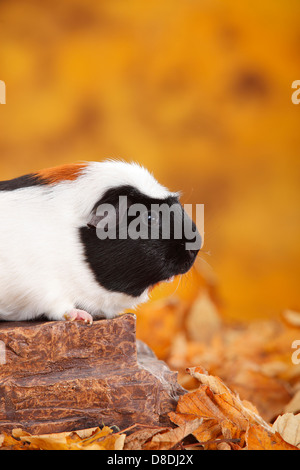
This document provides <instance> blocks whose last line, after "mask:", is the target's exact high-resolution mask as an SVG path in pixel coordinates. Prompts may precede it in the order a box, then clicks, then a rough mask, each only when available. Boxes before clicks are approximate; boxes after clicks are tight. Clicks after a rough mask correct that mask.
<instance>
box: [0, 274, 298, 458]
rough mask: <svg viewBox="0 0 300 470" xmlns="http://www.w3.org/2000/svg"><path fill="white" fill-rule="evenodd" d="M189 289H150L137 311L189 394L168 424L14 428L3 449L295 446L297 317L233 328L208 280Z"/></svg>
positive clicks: (2, 440) (0, 444)
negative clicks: (44, 431) (169, 292)
mask: <svg viewBox="0 0 300 470" xmlns="http://www.w3.org/2000/svg"><path fill="white" fill-rule="evenodd" d="M196 276H197V275H196ZM167 288H168V289H170V286H169V287H167ZM188 292H189V294H188V295H187V291H186V290H185V287H181V288H179V289H177V297H176V296H174V295H173V296H170V297H168V296H166V297H165V298H164V299H159V298H155V295H154V298H153V299H152V300H151V301H150V302H149V303H148V304H145V305H144V306H142V308H141V309H140V310H139V312H138V317H137V337H138V338H139V339H142V340H144V341H145V342H146V343H147V344H148V345H149V346H150V347H151V348H152V349H153V350H154V351H155V352H156V354H157V356H158V357H159V359H163V360H165V361H166V362H167V364H168V366H169V367H170V368H171V369H172V370H177V371H178V382H179V383H180V384H181V385H182V386H183V387H184V388H185V389H186V390H188V392H187V393H185V394H184V395H182V396H180V398H179V400H178V403H177V407H176V410H175V411H173V412H171V413H169V419H170V425H169V426H166V427H161V426H147V425H145V424H139V423H135V424H134V425H133V426H131V427H130V428H127V429H123V430H121V431H119V430H118V431H117V432H116V431H115V430H114V429H112V428H109V427H107V426H104V427H103V428H102V429H101V428H93V429H86V430H77V431H76V430H74V431H73V432H63V433H57V434H48V435H30V434H28V433H27V432H24V431H23V430H21V429H14V430H13V431H12V432H11V434H5V433H3V434H0V448H2V449H15V450H19V449H30V450H37V449H45V450H49V449H64V450H93V449H97V450H104V449H107V450H122V449H123V450H171V449H172V450H174V449H175V450H180V449H194V450H198V449H213V450H240V449H243V450H298V449H299V448H300V360H299V359H300V358H299V357H298V356H300V313H298V312H296V311H291V310H287V311H285V312H283V313H282V315H281V317H280V318H276V319H269V320H264V321H255V322H254V321H253V322H251V323H248V324H245V323H244V324H242V323H241V324H236V323H233V322H229V321H228V320H227V321H225V320H224V319H223V317H222V314H221V313H220V308H219V306H218V301H217V300H216V297H215V295H214V290H213V289H211V288H209V286H208V284H206V285H205V283H202V284H201V283H200V282H199V279H198V278H197V279H196V278H194V279H192V282H191V283H190V285H189V291H188ZM298 351H299V354H298ZM117 424H118V423H115V425H117Z"/></svg>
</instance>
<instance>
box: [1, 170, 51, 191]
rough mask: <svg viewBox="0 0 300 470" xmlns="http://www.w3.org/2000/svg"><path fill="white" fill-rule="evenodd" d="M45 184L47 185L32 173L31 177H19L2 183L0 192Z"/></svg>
mask: <svg viewBox="0 0 300 470" xmlns="http://www.w3.org/2000/svg"><path fill="white" fill-rule="evenodd" d="M43 184H45V183H44V182H43V181H42V180H40V179H39V178H38V177H37V176H36V175H34V174H33V173H32V174H29V175H24V176H19V177H18V178H14V179H12V180H7V181H0V191H14V190H15V189H21V188H28V187H30V186H40V185H43Z"/></svg>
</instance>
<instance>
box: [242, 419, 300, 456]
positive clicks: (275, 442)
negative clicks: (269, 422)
mask: <svg viewBox="0 0 300 470" xmlns="http://www.w3.org/2000/svg"><path fill="white" fill-rule="evenodd" d="M246 443H247V449H248V450H298V448H297V447H295V446H293V445H291V444H289V443H288V442H286V441H284V440H283V439H282V437H281V436H280V434H279V433H278V432H275V433H273V432H270V431H268V430H267V429H264V428H262V427H261V426H257V425H250V426H249V429H248V430H247V433H246Z"/></svg>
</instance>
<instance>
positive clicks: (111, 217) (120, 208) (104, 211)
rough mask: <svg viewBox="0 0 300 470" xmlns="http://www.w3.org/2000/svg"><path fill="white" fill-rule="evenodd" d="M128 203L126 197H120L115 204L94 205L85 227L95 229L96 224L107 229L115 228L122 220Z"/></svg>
mask: <svg viewBox="0 0 300 470" xmlns="http://www.w3.org/2000/svg"><path fill="white" fill-rule="evenodd" d="M129 205H130V203H129V201H128V199H127V197H126V196H125V197H123V196H120V197H119V201H118V202H117V203H116V204H110V203H100V204H96V206H95V207H94V209H93V210H92V212H91V214H90V216H89V218H88V222H87V226H88V227H89V228H91V227H95V228H97V226H98V224H99V223H101V225H103V226H105V225H107V226H108V227H111V228H113V227H116V226H118V225H120V224H121V222H122V221H123V220H124V218H125V215H126V214H127V210H128V207H129Z"/></svg>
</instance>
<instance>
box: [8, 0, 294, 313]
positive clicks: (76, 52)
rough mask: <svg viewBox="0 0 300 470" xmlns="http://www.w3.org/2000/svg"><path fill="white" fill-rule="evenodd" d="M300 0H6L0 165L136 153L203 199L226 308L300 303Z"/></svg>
mask: <svg viewBox="0 0 300 470" xmlns="http://www.w3.org/2000/svg"><path fill="white" fill-rule="evenodd" d="M299 18H300V3H299V1H298V0H290V1H289V2H274V1H271V0H252V1H251V2H250V1H245V2H237V1H236V0H226V1H221V0H219V1H218V0H202V1H200V0H189V1H176V0H164V1H163V2H162V1H158V0H153V1H152V2H141V1H137V0H128V1H123V0H114V1H110V2H96V1H91V0H86V1H83V0H72V1H71V0H60V1H55V0H54V1H53V0H52V1H48V0H45V1H42V2H41V1H38V0H28V1H23V0H9V1H7V2H4V1H1V2H0V44H1V46H0V80H4V81H5V83H6V93H7V96H6V104H5V105H1V106H0V177H1V179H8V178H12V177H15V176H19V175H21V174H24V173H28V172H31V171H34V170H37V169H39V168H43V167H47V166H54V165H58V164H62V163H67V162H73V161H78V160H102V159H105V158H107V157H115V158H118V157H119V158H122V159H125V160H128V161H130V160H135V161H138V162H140V163H141V164H143V165H145V166H146V167H148V168H149V169H150V170H151V171H153V172H154V175H155V176H156V177H157V179H158V180H159V181H160V182H162V183H163V184H164V185H166V186H168V187H169V188H170V189H172V190H182V192H183V196H182V202H183V203H190V204H191V203H192V204H196V203H204V204H205V245H204V248H203V250H204V251H209V252H210V253H211V255H210V256H208V255H207V254H204V253H203V254H202V255H201V258H203V260H204V261H201V259H199V261H198V267H199V270H200V271H201V270H202V269H205V270H207V269H210V268H209V267H208V265H207V263H209V265H210V266H211V270H210V272H211V273H213V275H214V276H215V277H216V282H217V288H218V293H219V297H220V300H221V304H222V307H223V310H224V312H225V314H226V315H227V316H228V318H232V319H233V318H234V319H240V320H242V319H251V318H257V317H262V316H270V315H277V314H279V313H280V312H281V310H282V309H284V308H294V309H299V308H300V299H299V278H300V277H299V274H300V267H299V264H300V263H299V262H300V243H299V238H300V237H299V235H300V217H299V209H300V207H299V206H300V203H299V183H300V172H299V170H300V165H299V162H300V159H299V150H298V149H299V144H300V132H299V124H300V120H299V118H300V105H299V106H296V105H294V104H292V101H291V95H292V89H291V84H292V82H293V81H294V80H296V79H300V70H299V48H300V33H299V31H300V30H299Z"/></svg>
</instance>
